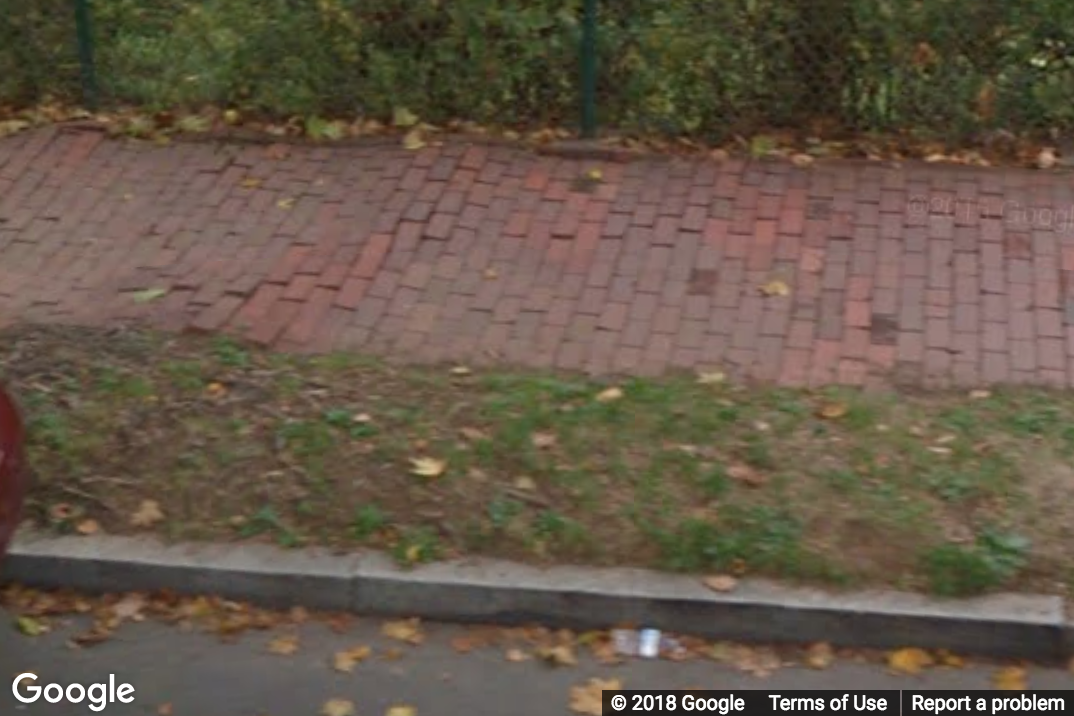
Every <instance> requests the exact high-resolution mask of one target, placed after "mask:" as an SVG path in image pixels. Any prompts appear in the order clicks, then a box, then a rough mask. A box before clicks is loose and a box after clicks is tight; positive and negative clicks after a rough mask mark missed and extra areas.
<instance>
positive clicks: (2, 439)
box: [0, 386, 27, 557]
mask: <svg viewBox="0 0 1074 716" xmlns="http://www.w3.org/2000/svg"><path fill="white" fill-rule="evenodd" d="M25 438H26V431H25V428H24V427H23V423H22V417H21V416H20V415H19V409H18V407H17V406H16V405H15V402H14V401H13V400H12V399H11V397H10V396H9V395H8V394H7V393H6V392H5V391H4V388H3V386H0V557H3V556H4V554H5V553H6V552H7V547H8V544H9V543H10V542H11V538H12V536H13V535H14V534H15V528H16V527H18V526H19V521H20V520H21V516H22V503H23V501H24V500H25V499H26V487H27V476H26V463H25V453H24V448H23V442H24V440H25Z"/></svg>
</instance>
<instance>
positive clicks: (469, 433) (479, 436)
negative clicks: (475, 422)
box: [459, 427, 489, 443]
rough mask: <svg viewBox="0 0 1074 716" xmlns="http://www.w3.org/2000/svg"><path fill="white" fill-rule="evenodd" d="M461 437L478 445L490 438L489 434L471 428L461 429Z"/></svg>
mask: <svg viewBox="0 0 1074 716" xmlns="http://www.w3.org/2000/svg"><path fill="white" fill-rule="evenodd" d="M459 435H461V436H462V438H463V439H464V440H468V441H470V442H472V443H476V442H477V441H479V440H488V437H489V436H488V433H486V432H485V431H484V430H479V429H478V428H470V427H463V428H459Z"/></svg>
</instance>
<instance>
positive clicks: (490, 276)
mask: <svg viewBox="0 0 1074 716" xmlns="http://www.w3.org/2000/svg"><path fill="white" fill-rule="evenodd" d="M499 277H500V272H499V271H497V270H496V269H494V268H490V269H485V280H486V281H495V280H496V279H498V278H499Z"/></svg>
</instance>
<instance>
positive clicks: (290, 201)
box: [276, 198, 295, 209]
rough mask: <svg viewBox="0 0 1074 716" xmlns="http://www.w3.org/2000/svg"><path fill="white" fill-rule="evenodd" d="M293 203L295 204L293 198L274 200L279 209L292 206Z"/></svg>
mask: <svg viewBox="0 0 1074 716" xmlns="http://www.w3.org/2000/svg"><path fill="white" fill-rule="evenodd" d="M294 205H295V200H294V199H290V198H288V199H280V200H279V201H277V202H276V206H278V207H279V208H281V209H290V208H292V207H294Z"/></svg>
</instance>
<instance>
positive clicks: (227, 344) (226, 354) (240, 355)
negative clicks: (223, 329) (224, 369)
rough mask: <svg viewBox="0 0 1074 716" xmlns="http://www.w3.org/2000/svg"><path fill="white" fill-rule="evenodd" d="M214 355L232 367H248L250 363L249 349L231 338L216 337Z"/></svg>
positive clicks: (223, 363)
mask: <svg viewBox="0 0 1074 716" xmlns="http://www.w3.org/2000/svg"><path fill="white" fill-rule="evenodd" d="M213 355H214V356H215V357H216V360H218V361H220V363H221V364H222V365H226V366H228V367H230V368H246V367H247V366H249V365H250V353H249V351H247V350H246V349H245V348H244V347H243V346H242V345H241V344H239V343H238V342H236V341H235V340H233V339H231V338H227V337H219V338H216V339H215V340H214V341H213Z"/></svg>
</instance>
